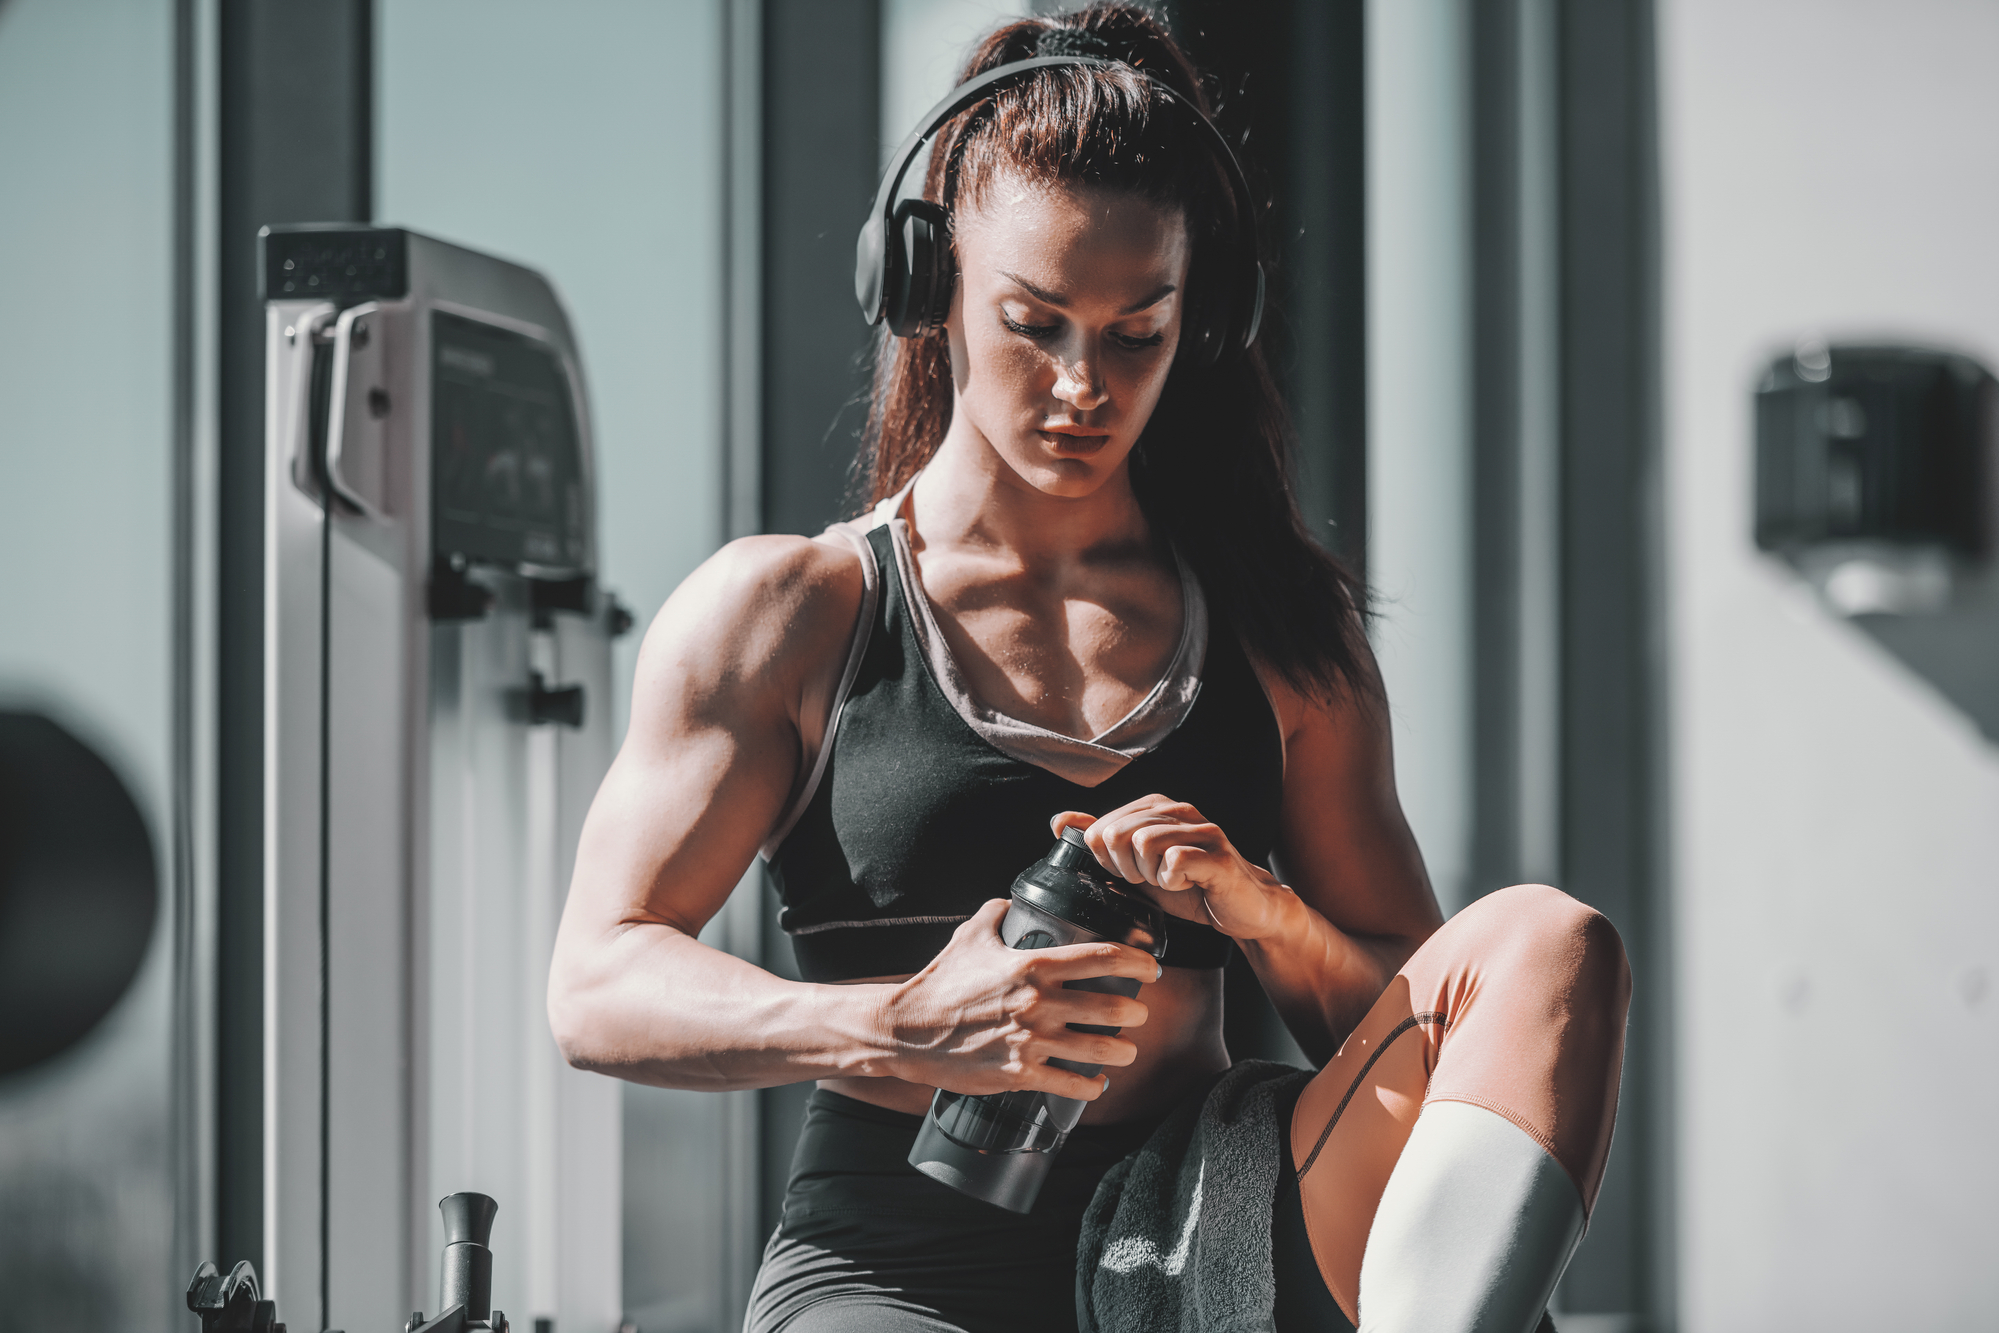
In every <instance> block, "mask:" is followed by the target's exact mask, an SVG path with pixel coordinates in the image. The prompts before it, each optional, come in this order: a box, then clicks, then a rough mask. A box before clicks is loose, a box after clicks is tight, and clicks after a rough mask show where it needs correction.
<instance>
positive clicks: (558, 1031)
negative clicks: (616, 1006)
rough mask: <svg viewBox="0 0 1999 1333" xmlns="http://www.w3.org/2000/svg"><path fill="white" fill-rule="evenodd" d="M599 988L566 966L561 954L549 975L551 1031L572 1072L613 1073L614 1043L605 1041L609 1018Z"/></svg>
mask: <svg viewBox="0 0 1999 1333" xmlns="http://www.w3.org/2000/svg"><path fill="white" fill-rule="evenodd" d="M598 990H599V988H598V987H594V986H591V985H589V984H588V983H587V982H585V981H583V980H582V979H580V978H578V977H577V976H576V975H575V970H574V969H573V968H571V967H566V966H564V960H563V958H562V957H561V954H560V953H559V952H558V954H557V956H556V960H555V965H554V966H553V967H551V968H550V969H549V974H548V1030H549V1034H550V1035H551V1036H553V1037H554V1038H555V1049H556V1050H558V1051H560V1052H562V1058H563V1059H564V1060H566V1061H567V1062H568V1063H569V1066H570V1067H571V1068H572V1069H582V1070H587V1071H589V1072H591V1073H606V1072H609V1071H610V1069H611V1067H612V1065H613V1063H614V1062H613V1061H612V1060H611V1059H610V1051H609V1046H610V1043H608V1042H606V1041H605V1040H604V1037H605V1029H606V1026H607V1025H606V1023H605V1017H606V1016H605V1014H604V1013H603V1005H602V1002H601V999H600V997H599V995H598Z"/></svg>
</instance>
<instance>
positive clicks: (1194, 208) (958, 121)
mask: <svg viewBox="0 0 1999 1333" xmlns="http://www.w3.org/2000/svg"><path fill="white" fill-rule="evenodd" d="M1046 55H1087V56H1096V57H1099V58H1103V59H1108V60H1113V61H1117V62H1119V63H1120V64H1121V65H1123V66H1127V67H1128V68H1110V69H1098V68H1089V67H1078V66H1068V67H1056V68H1052V69H1044V70H1041V71H1038V72H1037V73H1035V74H1033V75H1030V76H1028V77H1027V78H1024V79H1022V80H1020V81H1018V82H1015V83H1010V84H1007V85H1005V86H1003V87H1002V88H1000V89H999V90H998V91H997V92H995V93H994V94H993V95H991V96H989V97H987V98H985V99H983V100H981V101H979V102H977V103H975V104H973V105H972V106H971V107H969V108H968V109H966V110H965V111H963V112H961V113H960V114H959V115H958V116H957V117H955V118H954V119H953V120H952V121H951V122H949V123H947V124H946V125H945V126H944V127H943V128H942V129H941V130H939V131H938V133H937V135H936V138H935V140H934V146H933V149H932V152H931V155H930V164H929V168H928V170H927V172H926V174H925V178H924V190H923V194H924V197H925V198H927V199H931V200H934V201H936V202H938V203H941V204H943V205H944V206H945V208H946V209H947V210H948V209H951V208H953V207H954V206H956V205H958V204H960V203H964V204H976V203H977V202H978V201H979V199H980V198H982V197H983V195H984V192H985V191H986V190H987V189H989V188H990V187H991V185H992V183H993V182H994V181H995V180H996V179H997V178H998V177H999V176H1001V175H1003V174H1013V175H1018V176H1022V177H1025V178H1026V179H1027V180H1029V181H1035V182H1048V183H1056V182H1060V183H1086V184H1091V185H1101V186H1108V187H1110V188H1113V189H1119V190H1128V191H1130V192H1132V193H1135V194H1138V195H1140V196H1142V197H1144V198H1147V199H1150V200H1153V201H1155V202H1157V203H1160V204H1162V205H1166V206H1169V207H1172V208H1177V209H1180V210H1182V211H1183V213H1184V215H1185V217H1186V220H1187V229H1188V233H1189V235H1190V236H1191V238H1192V239H1193V242H1194V257H1193V262H1192V266H1191V272H1190V273H1189V275H1188V284H1187V285H1188V293H1187V307H1186V314H1185V316H1184V318H1183V320H1182V334H1181V346H1182V349H1183V351H1185V350H1186V349H1187V348H1188V346H1189V343H1190V337H1189V334H1190V331H1191V330H1193V329H1194V328H1196V327H1198V322H1199V321H1201V320H1204V319H1208V318H1210V317H1211V312H1213V311H1215V310H1216V308H1217V306H1218V305H1219V304H1220V303H1221V302H1223V301H1225V300H1226V296H1227V294H1226V293H1225V291H1223V290H1221V289H1222V286H1223V284H1222V282H1221V281H1220V279H1222V278H1225V277H1227V276H1230V273H1229V270H1230V268H1231V266H1229V265H1228V264H1226V263H1225V259H1226V255H1227V253H1228V252H1227V250H1226V249H1225V247H1227V246H1230V245H1238V244H1242V243H1243V242H1242V241H1241V240H1240V239H1238V238H1239V237H1240V235H1241V233H1242V232H1243V231H1244V230H1245V229H1248V228H1253V227H1254V226H1255V225H1256V219H1255V218H1239V217H1237V216H1235V211H1236V210H1235V199H1234V194H1233V192H1232V191H1231V190H1230V189H1229V186H1228V182H1227V177H1226V176H1225V175H1224V174H1223V168H1222V166H1221V164H1220V163H1219V162H1218V161H1216V159H1215V154H1214V150H1213V148H1212V146H1211V145H1212V141H1211V140H1207V139H1206V137H1205V131H1203V130H1202V129H1201V128H1200V126H1199V125H1197V124H1195V123H1193V121H1192V119H1191V118H1190V117H1189V116H1188V114H1187V112H1186V110H1185V108H1183V107H1178V106H1174V105H1172V99H1171V98H1169V97H1167V96H1166V95H1165V94H1163V93H1161V92H1160V91H1159V89H1158V88H1157V87H1156V86H1155V85H1154V84H1153V82H1152V80H1151V79H1148V78H1146V77H1144V75H1145V74H1150V75H1152V76H1153V78H1156V79H1159V80H1160V81H1161V82H1163V83H1165V84H1166V85H1167V86H1168V87H1170V88H1171V89H1172V90H1173V91H1174V92H1175V93H1177V94H1178V95H1179V96H1181V97H1183V98H1185V99H1186V100H1187V101H1188V102H1189V103H1191V104H1192V105H1194V106H1197V107H1199V108H1200V109H1201V111H1202V113H1203V114H1212V112H1211V108H1210V106H1209V101H1208V97H1207V95H1206V91H1205V89H1204V88H1203V86H1202V82H1201V78H1200V76H1199V74H1198V73H1197V72H1196V71H1195V69H1194V66H1193V64H1192V63H1191V62H1190V61H1189V60H1188V59H1187V56H1186V54H1185V53H1184V52H1183V51H1181V49H1180V47H1179V45H1178V44H1177V43H1175V42H1174V40H1173V38H1172V36H1171V34H1170V33H1168V31H1167V30H1166V27H1165V25H1164V24H1163V23H1161V22H1160V21H1159V20H1158V19H1157V18H1155V17H1153V15H1151V14H1150V13H1148V12H1146V11H1145V10H1143V9H1141V8H1138V7H1137V6H1135V5H1124V4H1111V5H1093V6H1091V7H1089V8H1087V9H1082V10H1078V11H1077V12H1075V13H1072V14H1062V15H1056V16H1051V17H1042V18H1024V19H1020V20H1018V21H1016V22H1012V23H1008V24H1005V25H1004V26H1002V27H1000V28H998V29H996V30H994V31H993V32H992V33H990V34H989V35H988V36H986V38H985V39H984V40H983V41H981V42H980V43H979V45H978V47H977V48H976V49H975V50H974V51H973V52H972V55H971V58H970V59H969V60H968V61H967V63H966V65H965V68H964V70H963V71H962V72H961V73H960V75H959V81H960V82H964V81H967V80H970V79H972V78H974V77H976V76H977V75H979V74H981V73H983V72H985V71H986V70H989V69H993V68H996V67H997V66H1000V65H1003V64H1008V63H1011V62H1013V61H1017V60H1027V59H1031V58H1032V57H1034V56H1046ZM1141 71H1143V73H1141ZM1245 165H1247V164H1245ZM950 424H951V366H950V349H949V346H948V344H947V341H946V336H945V334H944V331H943V330H941V329H937V330H932V331H931V332H929V333H926V334H924V335H923V336H920V337H916V338H897V337H896V336H894V335H893V334H891V333H889V332H887V331H886V329H884V331H883V332H882V334H881V337H880V341H879V342H878V344H877V346H876V352H875V368H874V390H873V395H872V400H871V404H870V408H869V413H868V423H867V428H866V431H865V433H864V436H863V443H862V449H861V452H860V454H859V455H858V456H857V457H856V459H855V486H854V489H855V492H856V497H855V498H856V499H857V500H858V501H860V502H861V506H862V507H865V506H868V505H873V504H877V503H879V502H880V501H882V500H883V499H886V498H887V497H888V496H891V495H893V494H895V493H896V492H897V491H898V490H900V489H902V487H903V486H904V485H905V484H906V483H907V482H908V481H909V479H910V478H912V477H914V476H915V475H916V474H917V472H918V471H920V470H921V469H922V468H923V465H924V464H925V463H927V462H929V461H930V458H931V456H932V455H933V454H935V453H936V451H937V446H938V445H939V444H941V443H942V442H943V439H944V434H945V432H946V430H948V429H949V427H950ZM1292 452H1293V451H1292V443H1291V431H1290V424H1289V422H1288V420H1287V418H1286V416H1285V412H1284V408H1283V404H1282V401H1281V399H1280V398H1279V395H1278V392H1277V386H1276V384H1275V382H1274V381H1273V380H1272V378H1271V375H1270V371H1269V368H1268V366H1267V365H1266V364H1265V362H1264V359H1263V355H1262V351H1261V349H1260V348H1258V347H1256V346H1252V347H1251V348H1250V349H1249V351H1248V352H1247V353H1245V354H1243V355H1241V356H1238V357H1236V358H1235V359H1233V360H1226V359H1225V360H1224V362H1223V363H1222V364H1219V365H1216V366H1214V367H1212V368H1204V367H1202V366H1201V365H1200V364H1199V360H1198V358H1197V357H1194V356H1186V355H1183V356H1181V357H1180V358H1179V359H1178V360H1177V361H1176V362H1175V364H1174V367H1173V370H1172V372H1171V374H1170V375H1169V376H1168V378H1167V382H1166V387H1165V390H1164V392H1163V393H1162V394H1161V395H1160V400H1159V404H1158V406H1157V407H1156V408H1155V409H1154V411H1153V414H1152V418H1151V420H1150V421H1149V422H1148V423H1147V425H1146V428H1145V432H1144V434H1143V435H1142V436H1141V437H1140V439H1139V442H1138V445H1137V447H1136V448H1135V449H1134V450H1133V451H1132V455H1131V480H1132V489H1133V491H1134V493H1135V494H1136V495H1137V497H1138V501H1139V505H1140V507H1141V508H1142V509H1143V510H1144V512H1145V515H1146V519H1147V521H1148V522H1149V523H1150V524H1152V525H1153V527H1154V528H1155V529H1156V530H1157V531H1159V532H1160V533H1162V534H1163V535H1164V536H1165V537H1167V538H1168V539H1170V540H1171V541H1172V542H1173V544H1174V545H1175V546H1176V547H1177V548H1178V549H1179V550H1180V552H1181V553H1182V554H1183V555H1184V556H1185V557H1186V559H1187V562H1188V564H1190V565H1191V566H1193V568H1194V572H1195V573H1196V575H1198V576H1199V578H1200V580H1201V584H1202V587H1203V588H1204V589H1205V590H1206V591H1207V593H1208V597H1209V600H1210V602H1211V604H1212V605H1213V607H1214V610H1215V613H1216V619H1217V621H1218V623H1221V624H1226V625H1230V626H1232V627H1233V628H1234V629H1235V631H1236V633H1237V634H1239V635H1240V636H1241V638H1242V640H1243V643H1244V646H1245V647H1247V648H1248V649H1249V651H1250V652H1251V653H1252V654H1253V655H1255V656H1256V657H1257V658H1258V659H1259V660H1261V661H1262V662H1263V663H1265V664H1266V665H1267V666H1269V667H1270V668H1271V669H1273V670H1274V671H1276V672H1277V673H1278V674H1279V675H1280V676H1282V677H1283V678H1284V679H1285V680H1286V681H1287V682H1288V683H1289V684H1291V685H1292V686H1293V687H1294V688H1297V689H1300V690H1302V691H1304V692H1306V693H1308V694H1312V695H1315V696H1318V697H1320V698H1330V697H1332V696H1334V695H1336V694H1338V693H1340V692H1342V691H1343V690H1344V689H1347V688H1352V687H1355V686H1358V687H1359V688H1360V692H1361V693H1362V694H1363V695H1366V696H1369V697H1372V696H1374V695H1375V694H1377V693H1378V690H1379V684H1378V682H1377V680H1376V677H1375V674H1374V671H1373V666H1372V659H1371V658H1370V656H1369V655H1368V652H1367V649H1366V636H1365V629H1364V625H1363V618H1364V616H1365V613H1366V612H1365V607H1366V595H1365V590H1364V589H1363V587H1362V585H1361V584H1360V581H1359V580H1358V579H1356V578H1355V577H1354V576H1353V575H1352V574H1351V573H1349V572H1348V571H1347V569H1346V568H1345V567H1344V566H1343V565H1342V564H1341V563H1340V562H1339V561H1338V560H1336V559H1335V558H1334V557H1333V556H1332V555H1331V554H1329V553H1328V552H1327V551H1326V550H1325V549H1324V548H1322V547H1320V546H1319V545H1318V544H1317V543H1316V542H1314V541H1313V540H1312V539H1311V537H1310V536H1309V535H1308V533H1307V531H1306V528H1305V523H1304V519H1303V518H1302V516H1301V515H1300V514H1299V512H1298V504H1297V500H1296V498H1295V496H1294V495H1293V493H1292V489H1291V478H1292V475H1293V467H1294V463H1293V457H1292Z"/></svg>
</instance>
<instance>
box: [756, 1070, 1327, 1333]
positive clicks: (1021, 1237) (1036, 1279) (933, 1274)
mask: <svg viewBox="0 0 1999 1333" xmlns="http://www.w3.org/2000/svg"><path fill="white" fill-rule="evenodd" d="M1289 1119H1290V1108H1289V1107H1284V1108H1280V1116H1279V1120H1278V1123H1279V1124H1284V1123H1286V1122H1288V1121H1289ZM921 1122H922V1120H921V1117H919V1116H913V1115H906V1114H903V1113H902V1112H900V1111H886V1110H883V1109H882V1108H880V1107H877V1106H870V1105H869V1104H867V1103H866V1102H860V1101H856V1100H854V1099H853V1098H851V1097H842V1096H840V1095H839V1094H838V1093H832V1092H826V1091H824V1090H818V1091H815V1092H814V1093H813V1094H812V1097H811V1099H810V1100H809V1101H808V1102H807V1103H806V1109H805V1123H804V1125H803V1127H802V1129H801V1130H800V1133H799V1136H798V1151H797V1154H796V1155H795V1156H794V1157H793V1159H792V1166H791V1184H790V1187H789V1188H788V1189H787V1190H786V1192H785V1198H784V1219H783V1221H782V1222H781V1223H780V1224H779V1226H778V1229H777V1231H776V1233H775V1234H773V1235H772V1236H771V1238H770V1244H769V1245H768V1246H767V1247H766V1248H765V1250H764V1262H763V1267H762V1269H761V1270H760V1271H759V1272H758V1273H757V1282H756V1289H755V1291H754V1292H753V1293H752V1294H751V1296H750V1310H749V1317H748V1319H747V1320H746V1321H745V1322H744V1325H743V1327H744V1331H745V1333H849V1331H850V1330H851V1331H852V1333H863V1331H865V1333H1015V1330H1020V1329H1036V1330H1040V1329H1047V1330H1051V1333H1067V1331H1068V1330H1073V1329H1074V1328H1075V1327H1076V1238H1077V1235H1078V1233H1079V1231H1080V1229H1081V1226H1082V1219H1083V1211H1084V1209H1086V1208H1087V1207H1088V1206H1089V1203H1090V1197H1091V1195H1093V1194H1094V1193H1096V1189H1097V1182H1098V1181H1099V1180H1101V1179H1102V1178H1103V1175H1104V1173H1105V1172H1106V1171H1108V1170H1110V1168H1111V1167H1112V1165H1113V1164H1115V1163H1116V1162H1117V1161H1118V1160H1119V1159H1120V1158H1122V1157H1124V1156H1125V1155H1126V1154H1127V1153H1130V1152H1132V1151H1133V1150H1135V1149H1136V1148H1137V1147H1138V1146H1139V1145H1140V1144H1142V1143H1144V1142H1145V1140H1146V1137H1147V1136H1148V1135H1150V1134H1151V1132H1152V1130H1153V1128H1154V1126H1155V1124H1156V1122H1153V1121H1141V1122H1133V1123H1127V1124H1118V1125H1084V1126H1080V1127H1078V1128H1077V1130H1076V1132H1075V1133H1074V1134H1073V1135H1071V1136H1070V1139H1069V1143H1068V1146H1067V1147H1065V1148H1064V1149H1063V1150H1062V1155H1061V1156H1060V1157H1058V1158H1057V1159H1056V1161H1055V1169H1054V1171H1053V1172H1052V1173H1051V1174H1050V1176H1049V1179H1048V1183H1047V1184H1046V1185H1045V1186H1044V1187H1043V1188H1042V1191H1041V1196H1040V1198H1039V1199H1038V1200H1036V1202H1035V1205H1034V1211H1033V1212H1032V1213H1030V1214H1028V1215H1027V1216H1025V1217H1023V1216H1020V1215H1018V1214H1015V1213H1009V1212H1006V1211H1004V1210H1002V1209H999V1208H995V1207H993V1206H992V1205H991V1204H988V1203H982V1202H980V1201H979V1200H977V1199H972V1198H968V1197H966V1196H965V1195H962V1194H959V1193H958V1192H957V1191H956V1190H953V1189H950V1188H947V1187H946V1186H944V1185H940V1184H938V1183H937V1182H936V1181H934V1180H932V1179H930V1178H929V1177H928V1176H926V1175H923V1174H922V1173H921V1172H919V1171H917V1170H916V1168H914V1167H912V1166H910V1165H909V1160H908V1159H909V1148H910V1144H911V1143H912V1142H914V1141H915V1138H916V1129H917V1126H918V1125H919V1124H920V1123H921ZM1278 1137H1279V1138H1280V1139H1281V1140H1284V1141H1285V1143H1286V1147H1285V1153H1286V1156H1287V1157H1288V1156H1289V1138H1290V1136H1289V1135H1287V1134H1280V1135H1279V1136H1278ZM1285 1167H1286V1169H1285V1170H1283V1171H1281V1172H1280V1173H1279V1176H1278V1181H1279V1184H1278V1198H1277V1203H1276V1210H1275V1216H1274V1219H1273V1220H1274V1226H1273V1231H1272V1236H1271V1246H1272V1256H1271V1257H1272V1259H1273V1261H1274V1263H1275V1266H1276V1270H1277V1292H1276V1296H1277V1310H1276V1315H1277V1327H1278V1329H1279V1330H1294V1329H1325V1330H1350V1329H1351V1327H1352V1326H1351V1325H1350V1324H1348V1323H1347V1321H1346V1317H1345V1316H1344V1315H1342V1314H1341V1313H1340V1308H1339V1306H1338V1305H1337V1304H1336V1303H1335V1302H1334V1301H1333V1298H1332V1295H1331V1293H1329V1292H1328V1291H1327V1290H1326V1285H1325V1283H1324V1282H1323V1281H1322V1280H1321V1279H1320V1277H1319V1269H1318V1264H1317V1262H1316V1261H1315V1260H1314V1259H1313V1258H1312V1250H1311V1245H1310V1243H1309V1242H1308V1241H1307V1239H1306V1236H1305V1224H1304V1215H1303V1213H1302V1211H1301V1210H1300V1207H1299V1203H1298V1186H1297V1183H1296V1180H1295V1172H1294V1171H1293V1170H1291V1169H1290V1163H1289V1162H1288V1161H1287V1162H1286V1163H1285Z"/></svg>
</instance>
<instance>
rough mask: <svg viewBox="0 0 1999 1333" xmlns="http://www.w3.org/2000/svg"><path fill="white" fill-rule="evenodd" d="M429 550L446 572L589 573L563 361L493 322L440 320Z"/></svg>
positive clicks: (578, 454) (584, 497)
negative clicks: (472, 568)
mask: <svg viewBox="0 0 1999 1333" xmlns="http://www.w3.org/2000/svg"><path fill="white" fill-rule="evenodd" d="M431 357H432V361H433V373H432V378H431V385H432V391H431V393H432V397H431V414H432V415H431V431H432V434H431V468H432V471H431V506H432V513H431V543H432V546H433V548H434V551H435V554H436V556H437V558H438V560H439V562H440V563H442V564H447V565H448V564H452V563H460V564H462V562H465V561H470V562H474V563H479V564H487V565H496V566H499V567H501V568H503V569H507V570H511V571H518V572H522V573H526V572H530V571H534V572H537V573H544V574H545V573H555V572H570V573H576V574H582V573H588V572H590V571H589V569H588V563H589V558H590V542H589V523H590V514H589V493H588V479H587V478H586V477H585V475H584V471H583V454H582V449H581V447H580V445H579V441H578V432H577V420H576V408H575V404H574V402H573V400H572V398H571V392H570V384H569V377H568V374H567V373H566V371H565V370H564V368H563V365H562V361H561V359H560V358H559V357H558V356H557V355H556V353H555V351H554V350H553V349H552V348H550V347H548V346H547V345H546V344H543V343H541V342H538V341H536V340H535V339H532V338H529V337H527V336H525V335H523V334H520V333H516V332H513V331H512V330H510V329H504V328H501V327H499V326H498V325H495V324H487V323H484V322H482V321H479V320H472V319H465V318H463V317H461V316H458V315H453V314H447V313H445V312H444V311H437V312H435V313H434V314H433V315H432V316H431Z"/></svg>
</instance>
